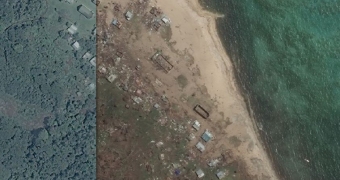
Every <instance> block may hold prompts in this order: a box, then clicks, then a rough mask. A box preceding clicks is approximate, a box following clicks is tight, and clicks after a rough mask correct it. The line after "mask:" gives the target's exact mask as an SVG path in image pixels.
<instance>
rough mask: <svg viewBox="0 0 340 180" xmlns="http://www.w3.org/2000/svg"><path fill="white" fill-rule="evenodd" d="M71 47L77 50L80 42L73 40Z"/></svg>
mask: <svg viewBox="0 0 340 180" xmlns="http://www.w3.org/2000/svg"><path fill="white" fill-rule="evenodd" d="M72 47H73V48H74V49H75V50H79V49H80V44H79V43H78V41H76V42H74V43H73V44H72Z"/></svg>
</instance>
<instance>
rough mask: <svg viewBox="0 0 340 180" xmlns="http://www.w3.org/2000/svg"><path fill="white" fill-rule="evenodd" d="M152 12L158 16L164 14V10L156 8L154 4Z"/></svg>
mask: <svg viewBox="0 0 340 180" xmlns="http://www.w3.org/2000/svg"><path fill="white" fill-rule="evenodd" d="M150 13H151V14H152V15H154V16H156V17H157V16H159V15H161V14H162V11H161V10H160V8H156V7H154V6H153V7H152V8H151V10H150Z"/></svg>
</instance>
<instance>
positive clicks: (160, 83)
mask: <svg viewBox="0 0 340 180" xmlns="http://www.w3.org/2000/svg"><path fill="white" fill-rule="evenodd" d="M155 83H156V84H157V85H158V86H159V87H161V86H162V85H163V83H162V82H161V81H160V80H159V79H157V78H156V80H155Z"/></svg>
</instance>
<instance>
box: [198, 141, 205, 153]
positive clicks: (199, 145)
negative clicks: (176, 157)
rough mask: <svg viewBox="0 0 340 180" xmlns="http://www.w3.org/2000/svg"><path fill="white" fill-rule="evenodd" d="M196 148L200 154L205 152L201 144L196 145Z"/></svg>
mask: <svg viewBox="0 0 340 180" xmlns="http://www.w3.org/2000/svg"><path fill="white" fill-rule="evenodd" d="M196 148H197V149H198V150H199V151H201V152H203V151H205V146H204V145H203V144H202V143H201V142H198V143H197V144H196Z"/></svg>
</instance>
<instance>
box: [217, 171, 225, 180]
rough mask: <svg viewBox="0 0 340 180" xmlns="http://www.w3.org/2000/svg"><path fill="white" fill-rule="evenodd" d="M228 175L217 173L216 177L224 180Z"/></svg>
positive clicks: (221, 172)
mask: <svg viewBox="0 0 340 180" xmlns="http://www.w3.org/2000/svg"><path fill="white" fill-rule="evenodd" d="M226 175H227V173H226V172H225V171H219V172H218V173H216V176H217V178H218V179H222V178H224V177H225V176H226Z"/></svg>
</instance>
